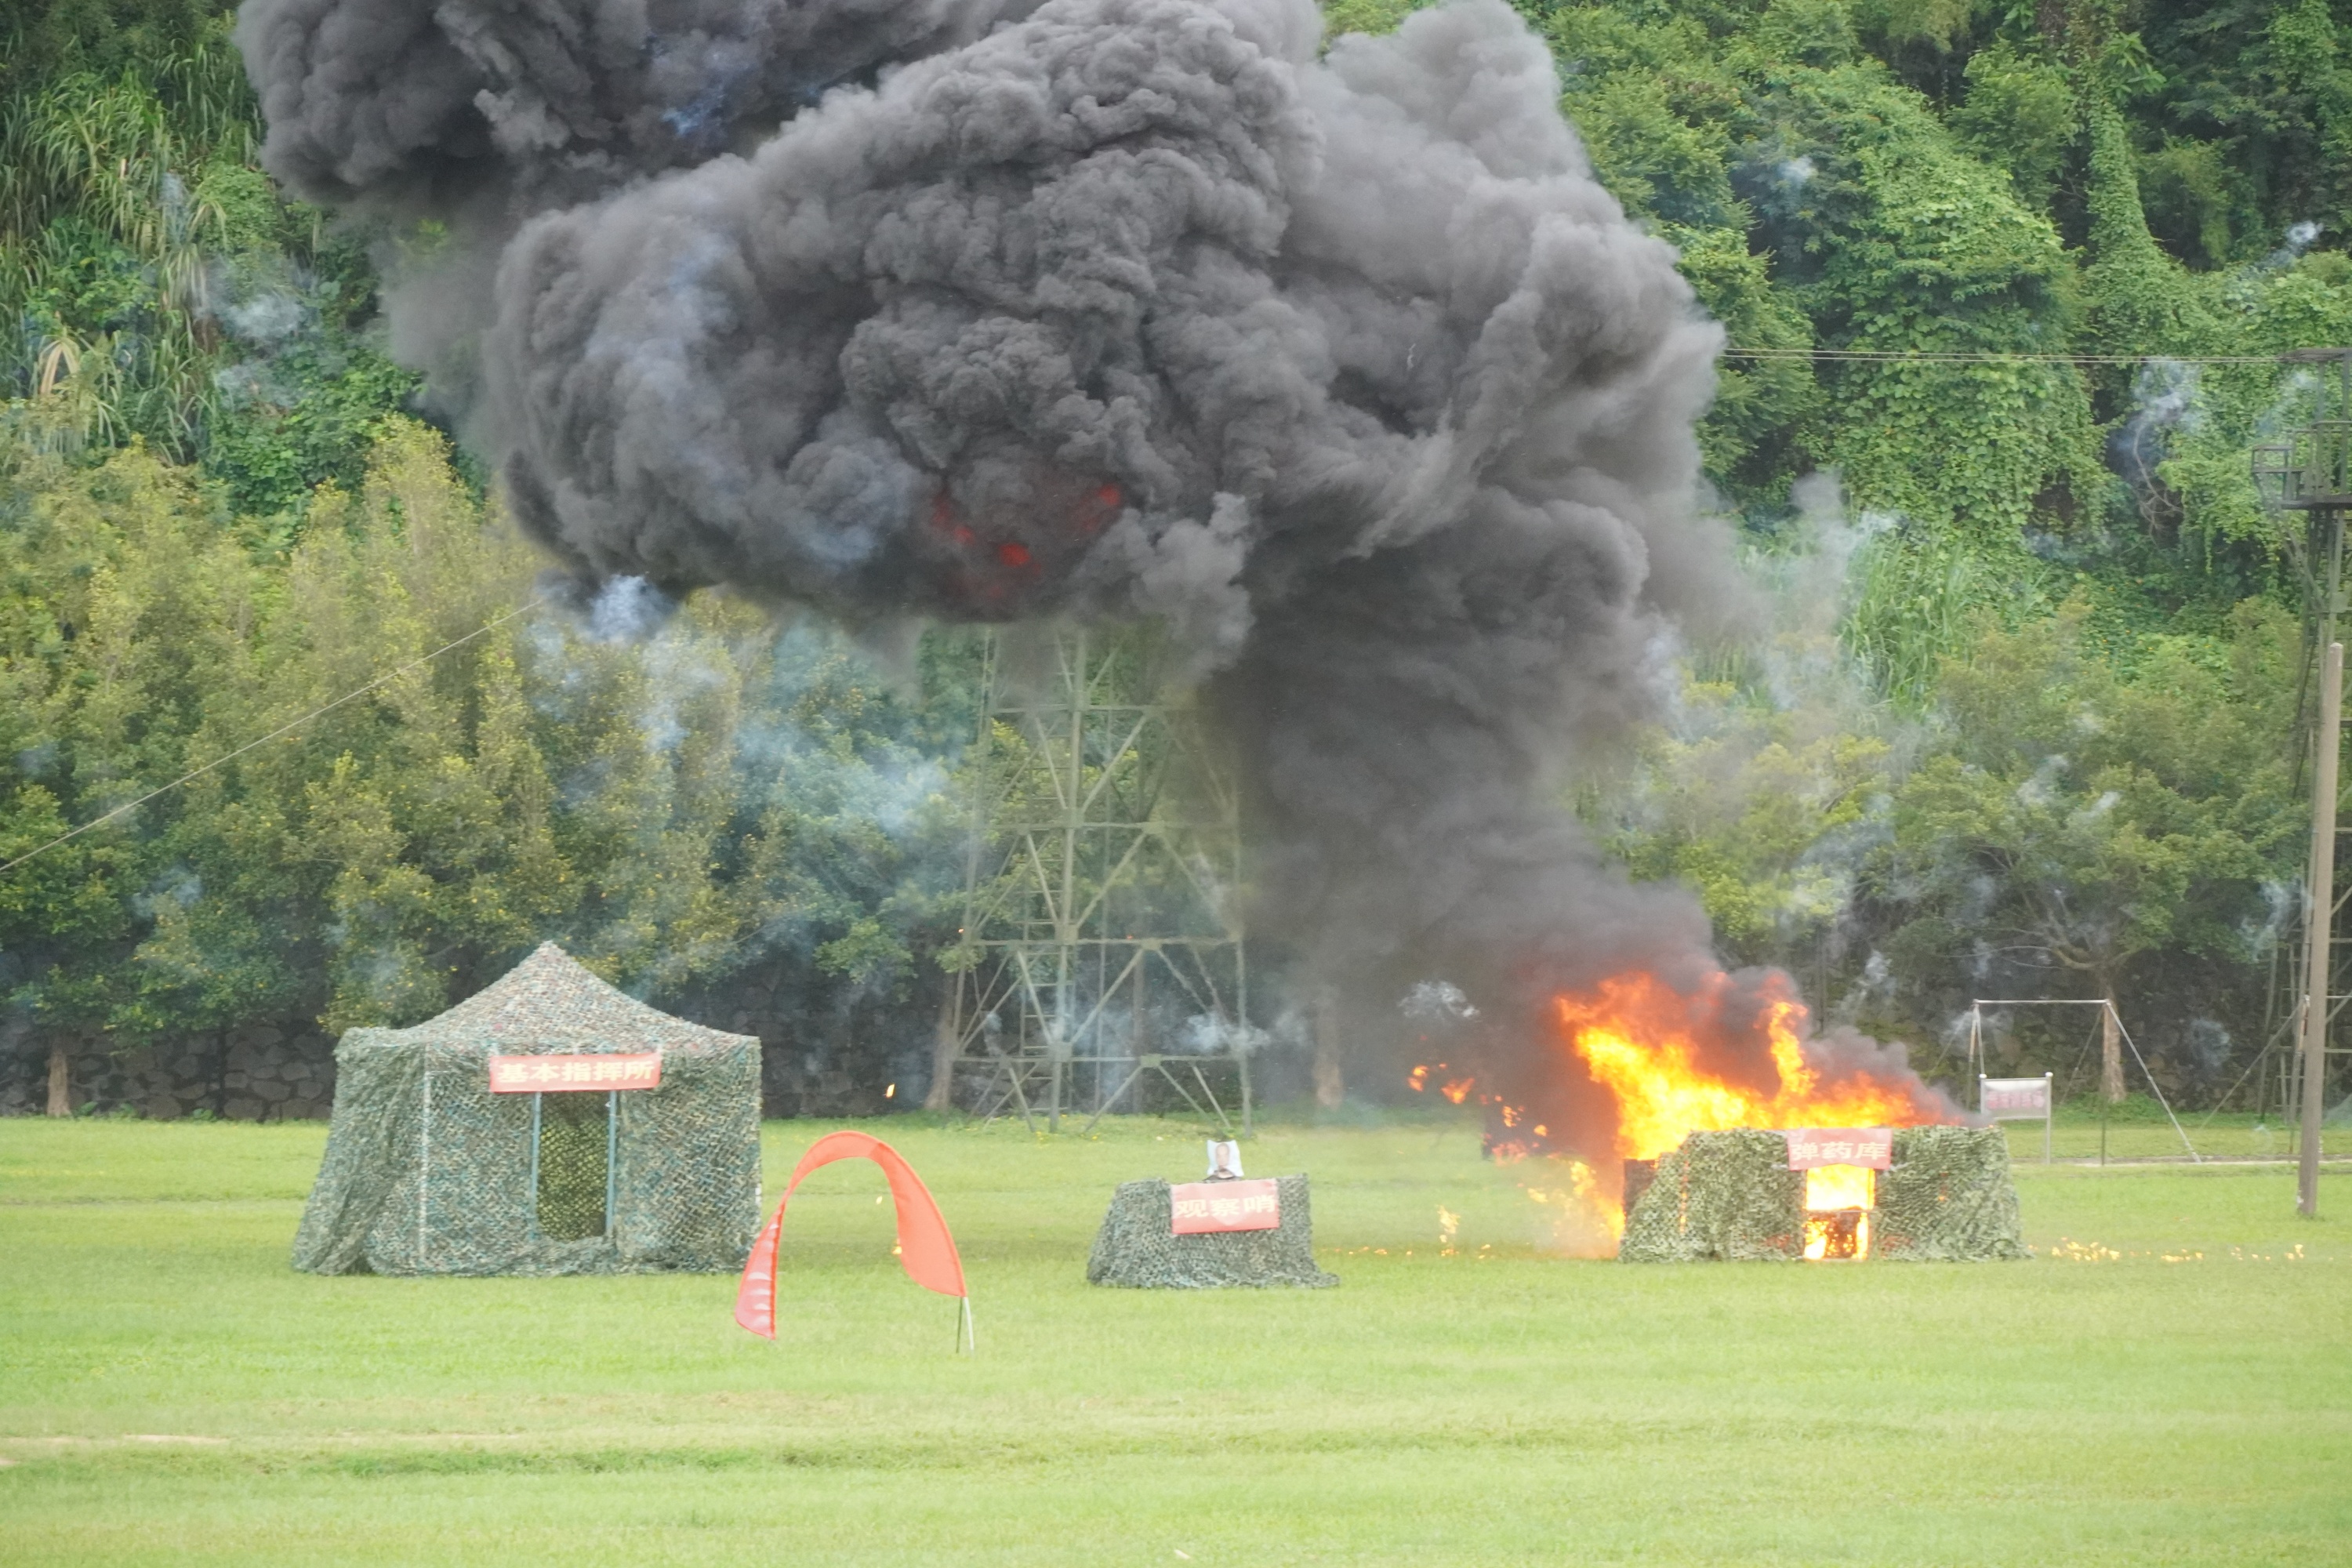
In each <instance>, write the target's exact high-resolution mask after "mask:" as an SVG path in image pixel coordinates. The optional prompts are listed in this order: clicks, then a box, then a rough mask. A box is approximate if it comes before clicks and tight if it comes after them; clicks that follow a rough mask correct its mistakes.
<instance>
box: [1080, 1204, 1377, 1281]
mask: <svg viewBox="0 0 2352 1568" xmlns="http://www.w3.org/2000/svg"><path fill="white" fill-rule="evenodd" d="M1276 1193H1277V1194H1279V1195H1280V1197H1281V1201H1282V1223H1281V1225H1279V1226H1276V1227H1275V1228H1274V1229H1272V1230H1236V1231H1225V1232H1222V1233H1214V1234H1210V1235H1205V1236H1177V1235H1174V1234H1172V1231H1173V1227H1172V1225H1171V1215H1172V1212H1173V1210H1172V1208H1171V1199H1170V1197H1169V1191H1168V1184H1167V1183H1166V1182H1162V1181H1149V1182H1122V1183H1120V1184H1119V1187H1118V1192H1117V1193H1115V1194H1112V1196H1111V1200H1110V1211H1109V1212H1108V1214H1106V1215H1103V1223H1102V1229H1101V1230H1100V1231H1099V1232H1098V1233H1097V1235H1096V1237H1095V1249H1094V1251H1093V1253H1092V1254H1091V1255H1090V1256H1089V1257H1088V1258H1087V1283H1088V1284H1089V1285H1128V1286H1134V1287H1138V1288H1142V1289H1174V1290H1203V1289H1215V1288H1216V1287H1218V1286H1223V1285H1303V1286H1307V1287H1308V1288H1310V1289H1313V1288H1319V1287H1321V1286H1325V1285H1337V1284H1338V1283H1339V1276H1338V1275H1336V1274H1326V1273H1324V1272H1323V1270H1321V1269H1320V1268H1316V1267H1315V1218H1314V1215H1313V1214H1312V1212H1311V1211H1310V1210H1309V1209H1308V1207H1307V1178H1306V1177H1305V1176H1280V1177H1276Z"/></svg>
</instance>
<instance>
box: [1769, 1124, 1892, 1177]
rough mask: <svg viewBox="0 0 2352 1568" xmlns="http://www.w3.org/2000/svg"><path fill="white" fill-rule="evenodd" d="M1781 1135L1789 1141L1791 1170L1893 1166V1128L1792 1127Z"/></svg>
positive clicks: (1878, 1168)
mask: <svg viewBox="0 0 2352 1568" xmlns="http://www.w3.org/2000/svg"><path fill="white" fill-rule="evenodd" d="M1781 1136H1782V1137H1784V1138H1786V1139H1787V1140H1788V1141H1789V1169H1790V1170H1792V1171H1817V1170H1819V1169H1821V1168H1822V1166H1823V1165H1867V1166H1869V1167H1870V1168H1871V1169H1872V1170H1874V1171H1883V1170H1885V1169H1886V1168H1887V1167H1888V1166H1889V1165H1891V1164H1893V1163H1895V1129H1893V1128H1892V1127H1802V1128H1795V1127H1792V1128H1790V1130H1789V1131H1786V1132H1784V1133H1782V1134H1781Z"/></svg>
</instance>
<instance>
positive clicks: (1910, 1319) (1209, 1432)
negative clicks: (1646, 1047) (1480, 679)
mask: <svg viewBox="0 0 2352 1568" xmlns="http://www.w3.org/2000/svg"><path fill="white" fill-rule="evenodd" d="M826 1130H828V1129H827V1124H820V1123H811V1122H779V1123H772V1124H771V1125H770V1126H769V1127H768V1128H767V1130H766V1138H767V1155H768V1171H769V1182H770V1189H771V1191H774V1190H776V1189H777V1188H778V1187H779V1186H780V1185H781V1181H782V1176H783V1174H784V1173H785V1172H787V1171H788V1170H789V1169H790V1166H791V1163H792V1162H793V1159H794V1158H796V1157H797V1155H798V1153H799V1152H800V1151H801V1150H802V1149H803V1147H805V1146H806V1144H807V1143H808V1142H809V1141H810V1140H812V1139H813V1138H814V1137H815V1136H816V1135H818V1134H819V1133H821V1132H823V1131H826ZM876 1130H877V1131H880V1132H881V1133H882V1134H883V1135H884V1136H886V1137H887V1138H889V1139H890V1140H891V1141H892V1142H895V1143H896V1144H897V1145H898V1147H899V1148H900V1149H901V1151H902V1152H905V1153H906V1154H907V1155H908V1158H909V1159H911V1160H912V1161H913V1162H914V1163H915V1164H916V1166H917V1168H918V1169H919V1170H920V1171H921V1172H922V1173H923V1174H924V1176H925V1177H926V1179H927V1180H928V1181H929V1184H930V1185H931V1188H932V1190H933V1192H934V1193H935V1194H938V1196H939V1198H940V1203H941V1205H942V1207H943V1208H944V1209H945V1211H946V1213H947V1215H948V1217H949V1220H950V1224H951V1225H952V1226H954V1228H955V1231H956V1234H957V1237H958V1238H959V1240H960V1241H961V1245H962V1247H963V1251H964V1255H965V1259H966V1263H967V1267H968V1268H969V1271H970V1274H971V1281H972V1289H973V1298H974V1307H975V1310H976V1314H977V1320H978V1327H979V1335H980V1347H979V1354H978V1356H977V1357H976V1358H971V1359H965V1358H963V1357H960V1356H958V1355H956V1354H954V1353H953V1352H952V1349H951V1344H952V1336H953V1312H954V1309H953V1306H952V1303H950V1302H949V1301H947V1300H944V1299H942V1298H939V1297H934V1296H931V1295H929V1294H927V1293H925V1292H923V1291H921V1290H919V1289H917V1288H916V1287H914V1286H913V1285H912V1284H911V1283H910V1282H909V1281H908V1280H907V1279H906V1278H905V1277H904V1276H903V1275H902V1274H901V1273H900V1272H899V1271H898V1268H897V1267H896V1265H895V1264H894V1263H893V1262H892V1260H891V1258H889V1255H888V1248H889V1219H888V1215H889V1212H890V1211H889V1209H888V1207H887V1205H882V1204H878V1203H877V1201H876V1198H877V1195H878V1194H880V1192H881V1191H882V1185H881V1180H880V1176H879V1173H877V1172H876V1171H874V1170H873V1168H872V1167H871V1166H868V1165H865V1164H863V1163H854V1164H845V1165H841V1166H835V1167H833V1168H831V1169H829V1170H827V1171H824V1172H822V1173H819V1174H818V1175H817V1176H815V1177H814V1178H813V1179H812V1181H811V1182H810V1183H809V1184H808V1185H807V1186H806V1187H804V1188H803V1195H802V1197H800V1198H799V1199H797V1200H796V1201H795V1203H794V1205H793V1215H792V1218H791V1220H790V1223H789V1225H788V1226H787V1231H786V1237H787V1243H786V1248H785V1255H784V1263H783V1270H782V1287H781V1297H782V1302H781V1316H782V1323H783V1331H782V1336H781V1338H780V1340H779V1341H778V1342H776V1343H774V1344H769V1343H767V1342H762V1341H760V1340H756V1339H754V1338H752V1337H751V1335H748V1334H746V1333H744V1332H742V1331H740V1330H739V1329H737V1328H736V1327H735V1326H734V1325H733V1323H732V1321H730V1309H731V1303H732V1299H733V1291H734V1281H733V1280H732V1279H724V1278H708V1277H696V1278H634V1279H551V1280H520V1279H374V1278H351V1279H313V1278H310V1277H308V1276H303V1275H298V1274H295V1273H293V1272H292V1271H291V1270H290V1269H289V1268H288V1267H287V1265H286V1256H287V1247H288V1244H289V1240H290V1238H291V1237H292V1234H293V1229H294V1225H295V1221H296V1218H297V1216H298V1215H299V1209H300V1203H301V1198H302V1195H303V1194H304V1193H305V1191H306V1190H307V1189H308V1186H309V1183H310V1176H311V1174H312V1172H313V1171H314V1169H315V1167H316V1163H317V1159H318V1154H319V1151H320V1146H321V1142H322V1139H323V1132H322V1130H321V1129H320V1128H317V1127H315V1126H292V1127H249V1126H219V1125H213V1126H205V1125H189V1124H184V1123H182V1124H163V1125H157V1124H149V1123H139V1122H102V1121H99V1122H92V1121H79V1122H46V1121H0V1458H5V1461H7V1462H6V1463H5V1466H0V1561H5V1562H8V1563H45V1564H50V1563H56V1564H66V1563H498V1564H501V1565H506V1564H520V1563H542V1562H543V1563H551V1564H553V1563H560V1564H562V1565H563V1568H589V1565H592V1564H604V1563H613V1564H631V1565H637V1564H656V1563H755V1562H772V1563H793V1564H796V1565H797V1564H807V1563H938V1562H952V1563H1177V1562H1181V1561H1185V1560H1187V1559H1188V1558H1189V1560H1190V1561H1192V1562H1195V1563H1315V1562H1322V1563H1342V1562H1362V1563H1618V1562H1642V1563H1870V1564H1888V1563H2033V1564H2047V1563H2270V1562H2282V1563H2284V1562H2293V1563H2344V1562H2352V1479H2347V1477H2352V1353H2347V1352H2352V1245H2347V1237H2352V1179H2347V1175H2346V1174H2342V1173H2334V1172H2331V1173H2330V1174H2329V1175H2328V1176H2327V1177H2326V1180H2325V1182H2324V1184H2323V1194H2322V1203H2323V1210H2324V1213H2325V1215H2326V1217H2325V1218H2323V1219H2322V1220H2320V1221H2319V1222H2316V1223H2312V1222H2305V1221H2301V1220H2298V1219H2297V1218H2296V1217H2295V1216H2294V1214H2293V1212H2292V1204H2293V1174H2292V1172H2291V1170H2290V1169H2289V1168H2287V1167H2284V1166H2279V1165H2252V1164H2238V1165H2227V1166H2220V1167H2206V1168H2202V1169H2192V1168H2187V1167H2182V1166H2176V1165H2142V1166H2123V1167H2111V1168H2109V1169H2107V1170H2105V1171H2101V1170H2096V1169H2091V1168H2084V1167H2082V1166H2073V1165H2059V1166H2055V1167H2052V1168H2050V1169H2047V1170H2044V1169H2042V1168H2039V1167H2036V1166H2031V1165H2027V1166H2021V1168H2020V1171H2019V1186H2020V1190H2021V1194H2022V1197H2023V1201H2024V1205H2025V1216H2026V1225H2027V1231H2028V1239H2029V1240H2030V1241H2031V1242H2032V1244H2033V1245H2034V1246H2035V1247H2037V1248H2038V1249H2039V1251H2040V1253H2041V1256H2039V1257H2037V1258H2035V1259H2034V1260H2032V1261H2031V1262H2024V1263H2014V1264H1979V1265H1901V1264H1882V1265H1865V1266H1861V1267H1853V1266H1845V1267H1839V1266H1791V1265H1749V1266H1713V1267H1692V1268H1635V1267H1629V1266H1620V1265H1617V1264H1614V1263H1609V1262H1597V1261H1581V1260H1575V1259H1568V1258H1559V1257H1557V1256H1553V1255H1551V1254H1549V1252H1547V1251H1546V1250H1545V1249H1544V1244H1545V1243H1546V1241H1547V1239H1548V1231H1547V1228H1546V1227H1547V1225H1548V1223H1549V1222H1548V1216H1549V1214H1550V1213H1551V1211H1550V1210H1549V1209H1548V1208H1546V1207H1545V1206H1544V1205H1541V1204H1538V1203H1536V1202H1533V1201H1531V1200H1530V1198H1529V1195H1528V1191H1527V1190H1526V1189H1527V1187H1528V1185H1530V1184H1532V1185H1536V1186H1541V1185H1542V1184H1544V1182H1545V1180H1546V1179H1547V1176H1548V1174H1549V1173H1547V1172H1546V1171H1545V1170H1544V1169H1543V1168H1542V1167H1540V1166H1538V1165H1518V1166H1500V1167H1498V1166H1495V1165H1491V1164H1488V1163H1484V1162H1483V1161H1481V1160H1480V1159H1479V1158H1478V1155H1477V1140H1476V1135H1475V1130H1474V1129H1472V1128H1469V1127H1466V1126H1443V1125H1426V1126H1387V1127H1360V1128H1324V1129H1314V1128H1305V1127H1299V1128H1277V1129H1274V1130H1270V1131H1266V1132H1265V1133H1264V1134H1262V1135H1261V1136H1260V1137H1259V1138H1258V1139H1257V1140H1256V1141H1255V1142H1253V1143H1252V1144H1250V1145H1249V1146H1248V1150H1247V1158H1248V1160H1249V1163H1250V1168H1251V1169H1252V1171H1253V1172H1254V1173H1277V1172H1284V1171H1292V1170H1303V1171H1306V1172H1307V1173H1310V1174H1311V1175H1312V1176H1313V1177H1314V1180H1315V1208H1316V1220H1317V1231H1318V1244H1319V1246H1320V1248H1321V1250H1322V1251H1323V1253H1324V1262H1325V1264H1326V1266H1327V1267H1328V1268H1331V1269H1333V1270H1334V1271H1335V1272H1337V1273H1338V1274H1339V1275H1340V1276H1341V1278H1342V1279H1343V1280H1344V1281H1345V1282H1344V1284H1343V1285H1342V1286H1341V1287H1340V1288H1339V1289H1333V1290H1325V1291H1278V1292H1254V1291H1229V1292H1220V1293H1189V1292H1167V1293H1161V1292H1131V1291H1117V1290H1100V1289H1091V1288H1089V1287H1088V1286H1087V1284H1086V1282H1085V1276H1084V1268H1085V1258H1086V1253H1087V1245H1088V1243H1089V1241H1090V1240H1091V1238H1092V1236H1093V1232H1094V1229H1095V1226H1096V1225H1097V1222H1098V1220H1099V1218H1100V1215H1101V1212H1102V1208H1103V1205H1104V1204H1105V1202H1106V1201H1107V1199H1108V1196H1109V1192H1110V1188H1111V1187H1112V1185H1113V1184H1116V1183H1117V1182H1118V1181H1121V1180H1125V1179H1129V1178H1133V1177H1136V1176H1140V1175H1150V1174H1163V1175H1169V1176H1174V1177H1187V1176H1191V1175H1193V1174H1197V1173H1198V1170H1199V1166H1200V1143H1199V1142H1198V1139H1197V1137H1196V1135H1195V1134H1193V1133H1192V1131H1190V1130H1188V1129H1184V1128H1181V1127H1171V1126H1170V1125H1168V1124H1164V1123H1159V1122H1153V1121H1128V1122H1124V1123H1118V1124H1108V1123H1107V1124H1106V1126H1105V1128H1104V1129H1103V1130H1102V1135H1101V1136H1100V1137H1098V1138H1096V1139H1091V1140H1089V1139H1081V1138H1079V1137H1076V1136H1075V1135H1065V1136H1064V1137H1062V1138H1059V1139H1055V1140H1046V1141H1037V1140H1033V1139H1031V1138H1030V1137H1029V1136H1028V1135H1026V1134H1025V1133H1024V1132H1023V1131H1021V1130H1020V1129H1019V1128H1018V1126H1017V1125H1016V1126H1010V1127H1008V1126H1005V1125H1003V1124H999V1125H998V1126H996V1127H993V1128H990V1129H987V1130H985V1131H982V1130H978V1129H957V1128H940V1127H922V1126H918V1125H913V1124H912V1123H911V1122H909V1121H894V1122H890V1123H887V1124H877V1125H876ZM2025 1131H2027V1130H2026V1129H2023V1128H2021V1129H2019V1132H2020V1133H2021V1134H2023V1133H2024V1132H2025ZM2031 1131H2032V1142H2033V1146H2034V1152H2036V1153H2038V1152H2039V1140H2040V1131H2039V1129H2038V1128H2036V1129H2032V1130H2031ZM2167 1131H2169V1130H2167ZM2019 1142H2020V1144H2021V1145H2022V1144H2023V1142H2024V1139H2023V1137H2022V1136H2021V1137H2020V1139H2019ZM1441 1207H1443V1208H1444V1209H1445V1210H1447V1211H1449V1212H1451V1213H1453V1214H1454V1215H1457V1216H1459V1217H1458V1221H1457V1225H1458V1228H1457V1230H1456V1232H1455V1240H1454V1254H1453V1255H1452V1256H1444V1255H1442V1253H1441V1249H1440V1247H1439V1246H1438V1238H1439V1232H1440V1222H1439V1209H1440V1208H1441ZM2062 1244H2063V1245H2062ZM2298 1249H2299V1252H2298ZM2060 1251H2063V1252H2064V1253H2066V1254H2069V1255H2071V1256H2070V1257H2068V1258H2060V1257H2056V1256H2053V1253H2056V1252H2060ZM2110 1254H2112V1255H2114V1256H2112V1257H2111V1256H2110ZM2168 1256H2169V1257H2171V1258H2179V1259H2181V1261H2175V1262H2167V1261H2165V1258H2167V1257H2168ZM2075 1258H2089V1259H2094V1260H2092V1261H2078V1260H2074V1259H2075Z"/></svg>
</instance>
